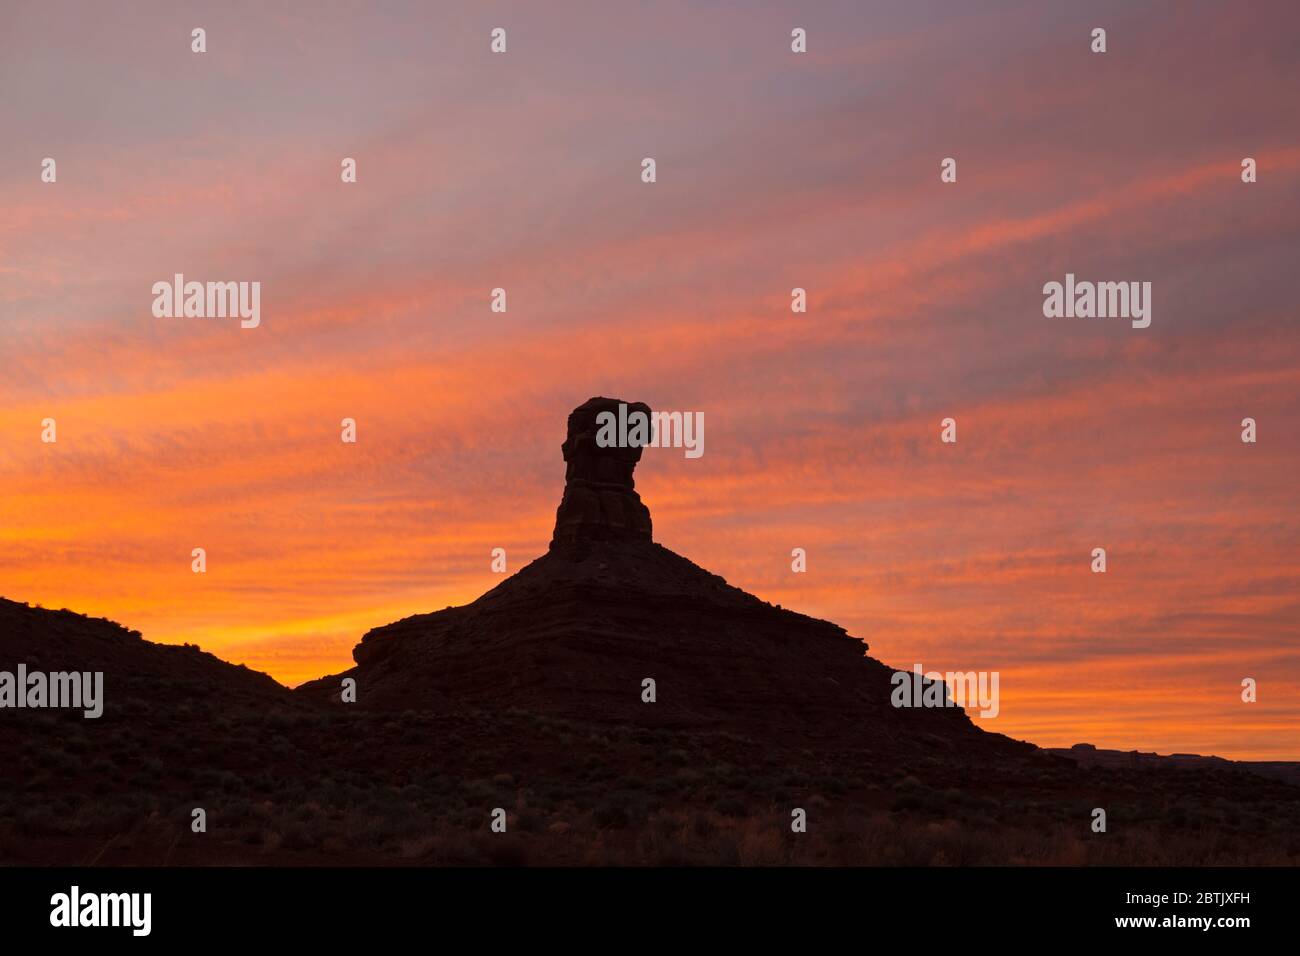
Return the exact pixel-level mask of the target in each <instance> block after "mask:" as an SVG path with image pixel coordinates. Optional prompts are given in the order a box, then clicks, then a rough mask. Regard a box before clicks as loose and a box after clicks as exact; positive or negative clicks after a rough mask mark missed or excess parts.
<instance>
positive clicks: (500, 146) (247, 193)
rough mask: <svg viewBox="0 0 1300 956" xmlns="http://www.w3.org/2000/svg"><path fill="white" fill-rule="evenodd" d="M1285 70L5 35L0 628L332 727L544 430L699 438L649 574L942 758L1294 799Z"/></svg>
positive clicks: (857, 53)
mask: <svg viewBox="0 0 1300 956" xmlns="http://www.w3.org/2000/svg"><path fill="white" fill-rule="evenodd" d="M195 27H202V28H203V29H204V30H205V31H206V39H207V52H205V53H201V54H199V53H194V52H192V51H191V30H193V29H194V28H195ZM494 27H503V28H505V29H506V31H507V52H506V53H504V54H494V53H492V52H491V50H490V35H489V34H490V31H491V30H492V29H493V28H494ZM796 27H801V28H803V29H805V30H806V31H807V38H808V39H807V43H808V52H807V53H804V54H795V53H792V52H791V50H790V33H791V30H792V29H794V28H796ZM1095 27H1103V28H1105V29H1106V31H1107V50H1106V52H1105V53H1101V54H1099V53H1093V52H1092V51H1091V49H1090V47H1091V44H1092V39H1091V32H1092V30H1093V28H1095ZM1297 28H1300V8H1297V7H1296V6H1295V5H1294V4H1292V3H1290V2H1277V3H1268V2H1264V3H1252V4H1226V3H1222V4H1221V3H1214V4H1211V3H1199V2H1153V3H1143V4H1131V3H1124V2H1118V3H1091V4H1080V3H1065V2H1061V3H1054V2H1038V0H1027V2H1012V3H960V4H958V3H937V2H936V3H926V2H915V0H911V2H897V3H880V4H875V3H872V4H864V3H860V2H842V3H829V2H827V3H794V2H790V3H757V2H754V3H739V2H735V3H733V2H713V3H708V4H699V3H697V4H686V3H677V2H656V3H632V2H623V0H611V2H599V3H562V2H556V3H547V4H538V3H523V2H520V3H475V4H455V5H452V4H437V3H385V2H379V3H368V4H363V3H350V4H338V3H312V4H306V3H275V4H266V3H222V4H215V3H213V4H193V3H136V4H130V5H101V4H90V3H77V4H72V3H60V2H54V3H47V2H42V3H39V4H38V3H34V2H32V3H28V2H8V3H5V4H4V5H3V6H2V7H0V89H2V90H4V95H3V96H0V130H2V131H3V135H0V369H3V374H2V375H0V595H3V596H5V597H8V598H10V599H13V600H19V601H28V602H30V603H32V604H36V603H40V604H42V605H44V606H46V607H54V608H61V607H68V608H72V609H74V610H77V611H81V612H85V613H89V614H91V615H94V616H107V617H110V618H112V619H114V620H117V621H120V622H122V623H123V624H125V625H127V626H128V627H132V628H136V629H139V630H141V631H142V632H143V634H144V636H145V637H146V638H148V639H150V640H155V641H162V642H168V643H180V642H189V643H197V644H199V645H201V646H202V647H203V648H204V649H205V650H209V651H212V652H213V653H216V654H217V655H219V656H221V657H223V658H225V659H227V660H230V661H234V662H240V663H246V664H248V665H249V666H250V667H254V668H257V669H260V670H264V671H267V672H268V673H270V674H272V675H273V676H274V677H276V678H277V679H279V680H281V681H283V682H285V683H288V684H296V683H299V682H301V681H303V680H307V679H309V678H312V677H316V676H319V675H321V674H325V673H334V672H337V671H339V670H342V669H344V668H346V667H348V666H350V665H351V656H350V652H351V648H352V647H353V645H355V644H356V643H357V641H358V640H359V639H360V637H361V635H362V634H363V633H365V631H366V630H368V629H369V628H371V627H375V626H379V625H382V624H385V623H388V622H390V621H393V620H396V619H398V618H401V617H404V616H407V615H410V614H414V613H421V612H425V611H430V610H437V609H440V608H443V607H445V606H447V605H452V604H461V603H466V602H468V601H470V600H472V599H474V598H475V597H476V596H477V595H478V594H480V593H482V592H483V591H485V590H487V589H488V588H490V587H492V586H493V585H494V584H496V583H498V582H499V580H500V576H499V575H496V574H493V573H492V571H491V568H490V561H491V551H492V549H493V548H496V547H501V548H505V549H506V552H507V561H508V566H509V570H511V571H514V570H517V569H518V568H520V567H522V566H523V565H524V564H526V563H527V562H528V561H530V560H532V559H533V558H535V557H537V556H539V555H540V554H542V553H544V552H545V550H546V546H547V542H548V541H549V539H550V533H551V529H552V525H553V522H554V515H555V508H556V505H557V504H558V502H559V497H560V493H561V490H562V487H563V475H564V465H563V462H562V460H561V456H560V450H559V446H560V443H561V442H562V441H563V439H564V424H565V417H566V415H567V414H568V412H569V410H571V409H572V408H573V407H575V406H576V405H578V404H580V403H581V402H583V401H585V400H586V399H587V398H589V397H591V396H594V395H606V396H614V397H621V398H625V399H627V400H630V401H645V402H647V403H649V404H650V405H651V406H652V407H653V408H655V409H663V410H683V411H698V412H702V413H703V414H704V419H705V424H706V433H705V438H706V445H705V453H704V455H703V456H702V457H700V458H697V459H688V458H686V457H685V456H684V455H683V454H682V453H681V451H680V450H671V449H651V450H648V451H647V452H646V454H645V456H644V458H643V460H642V463H641V465H640V466H639V467H638V469H637V475H636V479H637V488H638V490H639V491H640V492H641V494H642V497H643V500H645V502H646V503H647V505H648V506H649V508H650V511H651V514H652V516H653V519H654V523H655V537H656V540H658V541H659V542H661V543H662V544H664V545H665V546H667V547H669V548H672V549H673V550H675V551H677V552H679V553H681V554H684V555H686V556H688V557H690V558H691V559H692V560H693V561H695V562H696V563H698V564H701V565H703V566H704V567H706V568H708V569H710V570H712V571H714V572H717V573H719V574H721V575H723V576H724V577H725V578H727V580H728V581H730V582H731V583H732V584H735V585H736V586H738V587H742V588H744V589H746V590H748V591H751V592H753V593H754V594H757V595H759V596H760V597H762V598H764V599H765V600H768V601H771V602H773V603H779V604H782V605H784V606H786V607H790V608H793V609H796V610H799V611H802V612H804V613H808V614H812V615H814V616H817V617H822V618H827V619H830V620H833V621H835V622H837V623H839V624H841V625H842V626H844V627H845V628H847V630H848V631H849V633H851V634H853V635H854V636H857V637H860V638H862V639H864V640H865V641H867V642H868V643H869V645H870V648H871V651H870V653H871V654H872V655H873V656H875V657H878V658H880V659H881V660H883V661H885V662H886V663H888V664H890V665H892V666H895V667H899V668H904V669H910V668H911V667H912V665H913V664H914V663H920V664H922V666H923V667H924V668H925V669H926V670H937V671H952V670H991V671H998V672H999V674H1000V694H1001V704H1000V713H999V715H998V716H997V718H996V719H993V720H985V719H980V718H976V722H977V723H979V724H980V725H981V726H983V727H985V728H986V729H991V730H996V731H999V732H1001V733H1005V734H1009V735H1011V736H1013V737H1017V738H1021V739H1027V740H1031V741H1033V742H1035V743H1038V744H1041V745H1044V746H1069V745H1071V744H1074V743H1077V742H1090V743H1093V744H1096V745H1097V746H1100V747H1115V748H1121V749H1140V750H1155V751H1158V752H1161V753H1169V752H1194V753H1217V754H1221V755H1224V756H1229V757H1238V758H1242V759H1300V732H1298V731H1300V649H1298V648H1297V637H1298V633H1297V632H1298V628H1297V624H1298V622H1300V588H1298V587H1297V585H1298V584H1300V508H1297V487H1298V486H1300V481H1298V478H1297V476H1300V434H1298V432H1297V422H1298V421H1300V388H1298V387H1297V386H1300V324H1298V322H1297V305H1296V302H1297V298H1296V278H1297V268H1296V266H1297V262H1298V261H1300V215H1298V212H1297V211H1298V210H1300V126H1298V125H1297V124H1296V122H1295V119H1296V116H1297V115H1298V114H1300V111H1298V110H1297V98H1298V96H1300V55H1298V54H1297V52H1296V51H1297V46H1296V42H1295V37H1296V31H1297ZM46 157H49V158H53V159H54V160H55V161H56V164H57V165H56V169H57V180H56V181H55V182H53V183H48V182H42V179H41V168H42V161H43V159H45V158H46ZM345 157H351V158H354V159H355V160H356V164H357V181H356V182H355V183H344V182H342V181H341V176H340V170H341V162H342V160H343V159H344V158H345ZM645 157H652V158H654V159H655V161H656V173H657V181H656V182H654V183H645V182H642V179H641V169H642V165H641V163H642V159H643V158H645ZM947 157H952V158H954V159H956V161H957V181H956V182H949V183H945V182H941V180H940V163H941V161H942V160H943V159H944V158H947ZM1244 157H1251V158H1254V159H1255V160H1256V162H1257V168H1258V181H1257V182H1254V183H1243V182H1242V179H1241V162H1242V159H1243V158H1244ZM176 273H182V274H183V275H184V276H186V278H187V279H194V280H199V281H209V280H211V281H248V282H251V281H257V282H260V283H261V324H260V325H259V326H258V327H257V328H253V329H244V328H241V327H240V323H239V321H238V320H237V319H221V318H214V319H208V318H196V317H190V318H155V317H154V315H153V313H152V308H151V307H152V304H153V293H152V286H153V284H154V283H155V282H157V281H170V280H171V278H172V276H173V275H174V274H176ZM1066 273H1073V274H1075V275H1076V276H1078V277H1079V278H1080V279H1081V280H1085V279H1087V280H1093V281H1149V282H1151V283H1152V322H1151V325H1150V327H1149V328H1145V329H1136V328H1133V327H1132V326H1131V323H1130V322H1128V321H1126V320H1124V319H1117V318H1112V319H1091V320H1090V319H1077V318H1070V319H1067V318H1061V319H1049V318H1046V317H1044V314H1043V299H1044V296H1043V286H1044V284H1045V283H1047V282H1051V281H1063V280H1064V277H1065V275H1066ZM498 287H499V288H504V289H505V290H506V292H507V312H505V313H504V314H502V313H493V312H492V311H491V310H490V308H489V303H490V297H491V290H492V289H494V288H498ZM795 287H799V288H804V289H806V290H807V297H808V310H807V312H806V313H801V314H799V313H793V312H792V311H791V307H790V305H791V290H792V289H793V288H795ZM345 417H350V418H353V419H355V420H356V423H357V441H356V443H355V444H345V443H343V442H342V441H341V440H340V422H341V420H342V419H343V418H345ZM948 417H951V418H953V419H954V420H955V421H956V423H957V441H956V442H955V443H944V442H942V441H940V431H941V428H940V422H941V421H942V420H943V419H945V418H948ZM1245 417H1251V418H1254V419H1255V420H1256V422H1257V429H1258V440H1257V441H1256V442H1255V443H1253V444H1247V443H1243V442H1242V440H1241V431H1242V428H1241V422H1242V419H1243V418H1245ZM46 418H53V419H55V421H56V429H57V441H55V442H53V443H50V442H43V441H42V440H41V438H42V424H41V423H42V420H43V419H46ZM196 547H202V548H204V549H205V551H206V554H207V571H206V573H204V574H195V573H193V572H192V571H191V560H192V559H191V552H192V549H193V548H196ZM796 547H799V548H804V549H805V550H806V552H807V556H808V557H807V571H806V572H805V573H795V572H793V571H792V569H791V551H792V549H793V548H796ZM1097 547H1102V548H1105V549H1106V554H1107V570H1106V573H1104V574H1097V573H1093V572H1092V570H1091V564H1092V552H1093V549H1094V548H1097ZM1246 677H1250V678H1254V679H1255V680H1256V681H1257V683H1258V700H1257V701H1256V702H1255V703H1245V702H1243V701H1242V699H1241V682H1242V680H1243V678H1246Z"/></svg>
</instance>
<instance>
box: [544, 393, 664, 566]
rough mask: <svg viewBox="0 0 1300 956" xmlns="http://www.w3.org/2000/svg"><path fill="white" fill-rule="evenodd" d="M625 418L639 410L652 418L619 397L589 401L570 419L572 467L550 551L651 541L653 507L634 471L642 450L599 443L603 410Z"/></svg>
mask: <svg viewBox="0 0 1300 956" xmlns="http://www.w3.org/2000/svg"><path fill="white" fill-rule="evenodd" d="M620 405H626V406H627V411H626V414H631V413H632V412H634V411H639V412H641V413H642V414H644V415H646V416H647V417H648V416H649V415H650V406H649V405H646V404H645V403H644V402H631V403H625V402H623V401H622V400H621V399H617V398H590V399H588V400H587V401H585V402H583V403H582V404H581V405H579V406H578V407H577V408H575V409H574V410H573V412H572V413H571V414H570V415H569V433H568V436H567V437H566V438H565V439H564V444H563V445H561V446H560V449H561V451H563V453H564V460H565V462H566V463H567V465H568V467H567V468H566V469H565V473H564V497H563V498H562V499H561V500H560V507H559V509H558V510H557V511H556V513H555V532H554V534H553V535H552V537H551V547H553V548H554V547H555V546H556V545H559V544H565V543H573V542H578V541H606V540H611V539H618V538H642V539H644V540H646V541H649V540H650V531H651V529H650V509H649V508H647V507H646V506H645V505H644V504H642V502H641V496H640V495H638V494H637V493H636V491H634V490H633V489H634V488H635V487H636V484H635V482H634V481H633V480H632V471H633V469H635V468H636V463H637V462H638V461H640V460H641V451H642V449H641V448H620V447H605V448H602V447H601V446H600V445H598V444H597V443H596V433H597V431H598V430H599V426H598V425H597V422H596V418H597V416H598V415H599V414H600V413H601V412H611V413H612V414H614V415H615V416H617V415H618V413H619V406H620Z"/></svg>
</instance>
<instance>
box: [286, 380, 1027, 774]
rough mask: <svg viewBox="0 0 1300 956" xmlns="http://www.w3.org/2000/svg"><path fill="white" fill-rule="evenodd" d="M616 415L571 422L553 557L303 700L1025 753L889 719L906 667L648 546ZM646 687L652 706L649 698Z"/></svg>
mask: <svg viewBox="0 0 1300 956" xmlns="http://www.w3.org/2000/svg"><path fill="white" fill-rule="evenodd" d="M617 406H618V401H617V400H616V399H605V398H594V399H591V400H590V401H588V402H586V403H584V404H583V405H581V406H580V407H579V408H577V409H576V410H575V411H574V413H573V414H572V415H570V416H569V427H568V438H567V439H566V441H565V442H564V446H563V449H564V457H565V461H566V462H568V470H567V475H566V478H567V480H566V483H565V491H564V500H563V502H562V503H561V505H560V509H559V513H558V515H557V520H556V529H555V540H554V541H553V542H552V544H551V548H550V550H549V551H548V553H546V554H545V555H543V556H542V557H540V558H538V559H537V560H535V561H533V562H532V563H531V564H529V565H528V566H526V567H525V568H523V569H522V570H520V571H519V572H518V573H517V574H515V575H513V576H512V577H509V578H507V579H506V580H505V581H503V582H502V583H501V584H499V585H497V586H496V587H495V588H493V589H492V590H490V591H488V592H487V593H486V594H484V595H483V596H482V597H480V598H479V599H478V600H476V601H474V602H473V603H471V604H468V605H465V606H464V607H455V608H447V609H445V610H442V611H438V612H435V613H431V614H420V615H416V616H414V617H409V618H406V619H405V620H401V621H397V622H396V623H393V624H389V625H386V626H384V627H378V628H375V629H373V630H371V631H370V632H369V633H368V634H366V635H365V637H364V638H363V639H362V641H361V643H360V644H359V645H357V647H356V648H355V649H354V650H353V658H354V659H355V660H356V662H357V665H358V666H357V667H355V668H353V669H352V670H350V671H347V672H346V675H335V676H331V677H325V678H321V679H320V680H317V681H312V682H310V683H308V684H304V685H303V686H302V687H300V688H299V692H300V693H302V694H305V695H309V696H311V697H313V698H315V699H318V700H335V701H337V700H338V699H339V691H340V677H342V676H350V677H354V678H356V680H357V695H358V696H357V706H360V707H363V708H377V709H408V708H410V709H420V708H428V707H433V708H436V709H439V710H456V709H460V708H464V707H470V708H485V709H504V708H509V707H518V708H522V709H524V710H527V711H529V712H532V713H549V714H555V715H559V716H564V717H567V718H572V719H582V720H592V721H613V722H625V723H636V724H640V725H658V726H675V727H705V728H717V729H728V730H731V731H736V732H741V733H745V734H747V735H751V736H755V737H761V738H762V739H776V738H780V739H783V740H785V741H786V742H787V743H798V742H799V741H804V742H809V741H813V740H819V739H822V740H826V739H832V738H835V739H842V740H849V739H851V742H852V744H853V745H854V746H859V745H864V744H865V745H867V746H868V747H871V748H879V749H880V750H882V751H884V750H894V751H899V750H915V749H916V748H917V747H921V748H923V749H927V748H928V749H938V750H957V749H961V750H964V751H970V750H975V751H979V750H981V748H989V747H995V748H996V747H1007V746H1016V747H1024V746H1027V745H1020V744H1015V745H1013V744H1012V742H1011V741H1009V740H1007V738H1004V737H1001V736H1000V735H997V734H990V733H984V732H982V731H981V730H979V729H977V728H976V727H975V726H974V725H973V724H972V723H971V721H970V720H969V718H967V716H966V714H965V713H964V712H963V711H961V710H960V709H957V708H942V709H920V708H905V709H897V708H894V707H893V706H891V703H890V693H891V691H892V689H893V685H892V684H891V682H890V678H891V677H892V675H893V673H894V671H893V670H892V669H891V668H889V667H886V666H885V665H883V664H881V663H880V662H878V661H875V660H873V659H871V658H869V657H867V656H866V650H867V645H866V643H865V642H863V641H860V640H858V639H856V638H853V637H850V636H849V635H848V634H847V633H846V632H845V631H844V629H843V628H841V627H839V626H838V625H835V624H832V623H830V622H828V621H821V620H817V619H815V618H811V617H807V616H805V615H803V614H797V613H795V612H793V611H789V610H786V609H783V608H779V607H774V606H772V605H770V604H768V603H766V602H764V601H762V600H760V599H758V598H757V597H755V596H753V595H752V594H747V593H746V592H744V591H742V590H740V589H739V588H736V587H732V586H731V585H729V584H727V582H726V581H724V580H723V579H722V578H720V577H719V576H717V575H716V574H710V573H709V572H708V571H705V570H704V569H702V568H700V567H698V566H696V565H695V564H693V563H691V562H690V561H688V560H687V559H685V558H683V557H681V556H680V555H677V554H674V553H673V552H671V551H669V550H668V549H666V548H664V547H662V546H660V545H658V544H655V543H653V542H652V541H651V540H650V516H649V511H648V509H647V508H646V507H645V505H644V504H642V503H641V500H640V498H639V497H638V496H637V494H636V492H635V491H633V488H632V469H633V467H634V466H635V465H636V462H637V460H638V459H639V458H640V454H641V449H639V448H632V449H620V448H609V449H606V448H599V447H597V446H596V444H595V431H596V415H597V413H598V412H600V411H603V410H607V409H608V410H610V411H615V412H616V411H617ZM631 408H641V409H643V410H647V411H648V409H646V406H644V405H632V406H630V409H631ZM630 409H629V410H630ZM646 678H651V679H653V680H654V681H655V684H656V698H657V699H656V701H655V702H654V703H645V702H643V700H642V687H643V683H642V682H643V681H644V680H645V679H646ZM958 742H960V747H958V746H957V744H958Z"/></svg>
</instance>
